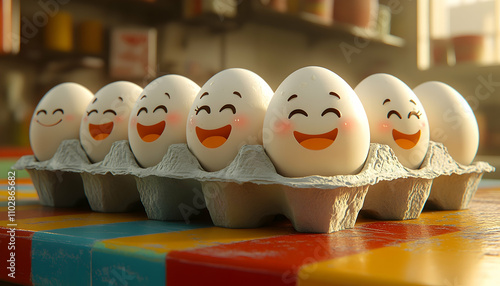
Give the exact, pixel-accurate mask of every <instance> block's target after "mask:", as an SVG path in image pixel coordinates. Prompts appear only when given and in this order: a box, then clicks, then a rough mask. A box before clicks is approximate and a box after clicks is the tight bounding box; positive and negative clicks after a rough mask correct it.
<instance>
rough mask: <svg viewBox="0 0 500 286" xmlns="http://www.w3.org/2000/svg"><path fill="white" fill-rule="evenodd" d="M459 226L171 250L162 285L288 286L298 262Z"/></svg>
mask: <svg viewBox="0 0 500 286" xmlns="http://www.w3.org/2000/svg"><path fill="white" fill-rule="evenodd" d="M459 230H460V229H459V228H457V227H451V226H436V225H415V224H404V223H392V222H375V223H369V224H364V225H360V226H357V227H355V228H354V229H349V230H344V231H340V232H336V233H332V234H292V235H284V236H277V237H271V238H265V239H256V240H250V241H244V242H238V243H232V244H223V245H218V246H213V247H206V248H197V249H193V250H186V251H172V252H170V253H169V254H168V255H167V258H166V259H167V261H166V269H167V284H169V285H202V284H203V285H206V283H207V281H210V283H213V284H212V285H218V284H224V285H227V283H228V281H231V283H229V284H230V285H231V284H234V285H294V284H295V282H296V275H297V273H298V271H299V269H300V268H301V267H302V266H303V265H306V264H311V263H316V262H320V261H324V260H330V259H334V258H338V257H342V256H347V255H353V254H356V253H361V252H365V251H369V250H372V249H377V248H381V247H386V246H390V245H395V244H400V243H404V242H409V241H413V240H418V239H423V238H428V237H432V236H436V235H441V234H446V233H450V232H455V231H459ZM228 279H229V280H228Z"/></svg>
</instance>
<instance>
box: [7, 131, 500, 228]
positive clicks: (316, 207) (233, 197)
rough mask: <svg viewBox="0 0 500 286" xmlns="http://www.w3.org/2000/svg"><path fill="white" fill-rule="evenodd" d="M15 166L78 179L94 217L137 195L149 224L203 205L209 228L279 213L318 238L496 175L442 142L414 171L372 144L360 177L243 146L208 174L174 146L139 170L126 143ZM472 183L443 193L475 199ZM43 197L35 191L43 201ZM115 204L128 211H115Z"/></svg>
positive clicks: (74, 146)
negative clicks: (291, 170)
mask: <svg viewBox="0 0 500 286" xmlns="http://www.w3.org/2000/svg"><path fill="white" fill-rule="evenodd" d="M14 168H16V169H28V170H31V172H32V173H33V172H37V171H42V172H44V171H50V172H63V173H66V172H67V173H81V174H82V178H83V185H84V189H85V194H86V196H87V198H88V199H89V203H90V205H91V207H92V208H93V209H94V208H95V207H96V206H98V207H96V209H95V210H97V211H123V210H126V209H127V208H128V206H130V205H131V204H132V203H136V202H137V201H138V197H140V200H141V201H142V203H143V205H144V208H145V209H146V212H147V214H148V217H149V218H150V219H160V220H174V219H186V218H187V217H188V215H189V214H192V213H196V210H200V209H201V208H203V207H205V205H206V207H207V208H208V211H209V212H210V216H211V218H212V221H213V223H214V224H215V225H217V226H221V227H228V228H252V227H258V226H261V225H263V224H265V223H266V222H267V221H269V220H271V219H272V218H273V217H274V216H275V215H277V214H284V215H285V216H287V217H288V218H289V219H290V220H291V222H292V224H293V225H294V227H295V229H296V230H297V231H300V232H319V233H330V232H334V231H338V230H342V229H346V228H352V227H353V226H354V223H355V221H356V218H357V216H358V213H359V212H360V210H361V209H362V208H363V212H365V213H368V214H371V215H373V216H375V217H378V218H385V219H408V218H416V217H418V215H419V214H420V212H421V211H422V208H423V206H424V204H425V202H426V200H427V197H428V196H429V193H430V192H431V185H432V181H433V180H434V179H436V178H438V177H441V176H455V180H457V181H464V180H468V181H470V180H476V181H477V182H478V181H479V180H480V178H481V177H480V176H477V175H473V174H480V175H482V174H483V173H484V172H491V171H493V170H494V168H493V167H491V166H490V165H489V164H487V163H485V162H477V163H475V164H473V165H470V166H462V165H460V164H458V163H456V162H455V161H454V160H453V159H452V158H451V157H450V156H449V154H448V153H447V151H446V149H445V147H444V146H443V145H442V144H440V143H434V142H431V144H430V147H429V152H428V154H427V156H426V158H425V159H424V162H423V164H422V167H421V168H420V169H418V170H411V169H407V168H405V167H403V166H402V165H401V164H400V163H399V161H398V160H397V158H396V156H395V155H394V152H393V151H392V150H391V149H390V147H389V146H387V145H382V144H376V143H372V144H371V146H370V151H369V154H368V158H367V161H366V163H365V165H364V167H363V169H362V170H361V172H360V173H359V174H356V175H339V176H331V177H325V176H308V177H300V178H287V177H283V176H281V175H279V174H278V173H277V172H276V169H275V167H274V165H273V164H272V162H271V161H270V159H269V157H268V156H267V154H266V153H265V151H264V149H263V147H262V146H260V145H245V146H243V147H242V148H241V149H240V152H239V153H238V155H237V156H236V158H235V159H234V160H233V162H232V163H231V164H230V165H229V166H227V167H226V168H224V169H222V170H220V171H216V172H207V171H205V170H203V168H202V167H201V166H200V164H199V162H198V160H197V159H196V158H195V157H194V155H193V154H192V153H191V152H190V151H189V149H188V148H187V145H186V144H174V145H171V146H170V148H169V150H168V152H167V154H166V155H165V156H164V157H163V159H162V161H161V162H160V163H159V164H158V165H156V166H154V167H149V168H141V167H140V166H138V164H137V163H136V161H135V159H134V157H133V154H132V152H131V151H130V147H129V145H128V142H127V141H118V142H115V143H114V144H113V146H112V148H111V151H110V153H109V154H108V155H107V156H106V158H105V159H104V160H103V161H102V162H100V163H96V164H91V163H89V162H88V159H87V156H86V155H85V153H84V152H83V150H82V149H81V146H80V144H79V142H78V141H77V140H67V141H64V142H63V143H62V144H61V146H60V147H59V149H58V151H57V153H56V155H55V156H54V157H53V159H51V160H48V161H44V162H37V161H36V160H35V158H34V157H33V156H25V157H23V158H21V159H20V160H19V161H18V162H17V163H16V164H15V166H14ZM130 177H133V178H134V179H135V181H136V184H135V186H132V184H131V183H130V182H128V183H127V186H128V187H130V188H131V189H133V188H134V187H135V188H137V193H133V192H123V191H121V187H117V185H115V183H116V184H120V181H122V180H124V178H130ZM48 180H50V178H49V179H48ZM89 181H95V182H96V183H89ZM129 181H130V180H129ZM476 181H475V183H467V184H465V185H464V184H462V185H463V186H465V187H464V188H463V189H454V190H453V191H444V192H445V193H446V194H449V195H451V196H453V197H456V196H459V197H463V193H467V194H469V196H470V197H472V195H473V193H474V192H475V190H476V189H477V182H476ZM40 183H41V184H43V183H44V182H39V184H40ZM45 183H46V184H47V185H49V186H50V184H51V183H50V182H49V183H47V182H45ZM449 186H450V184H444V185H443V186H441V187H440V188H443V189H446V188H448V187H449ZM35 187H36V189H37V190H39V188H41V187H42V186H40V185H38V186H37V185H35ZM42 188H43V187H42ZM46 189H47V187H46ZM432 192H434V189H433V190H432ZM436 192H437V191H436ZM46 193H47V192H40V191H39V195H40V196H42V195H43V196H46V195H47V194H46ZM137 194H139V196H137ZM41 201H42V202H43V200H41ZM120 203H121V204H124V205H127V207H122V208H118V207H117V205H120Z"/></svg>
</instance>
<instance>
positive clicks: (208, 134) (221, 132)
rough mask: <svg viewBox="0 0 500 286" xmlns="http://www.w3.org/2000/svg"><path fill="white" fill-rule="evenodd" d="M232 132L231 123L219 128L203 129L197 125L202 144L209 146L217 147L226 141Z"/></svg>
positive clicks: (197, 132)
mask: <svg viewBox="0 0 500 286" xmlns="http://www.w3.org/2000/svg"><path fill="white" fill-rule="evenodd" d="M229 134H231V125H226V126H224V127H221V128H217V129H212V130H208V129H203V128H200V127H198V126H197V127H196V135H197V136H198V140H200V142H201V144H203V146H205V147H207V148H217V147H220V146H221V145H222V144H224V143H226V141H227V138H228V137H229Z"/></svg>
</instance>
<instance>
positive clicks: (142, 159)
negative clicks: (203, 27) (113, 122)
mask: <svg viewBox="0 0 500 286" xmlns="http://www.w3.org/2000/svg"><path fill="white" fill-rule="evenodd" d="M199 91H200V87H199V86H198V85H197V84H196V83H194V82H193V81H191V80H190V79H188V78H186V77H183V76H180V75H165V76H162V77H160V78H157V79H155V80H154V81H152V82H151V83H150V84H148V85H147V86H146V87H145V88H144V90H143V91H142V93H141V95H140V96H139V99H138V100H137V101H136V103H135V105H134V107H133V109H132V112H131V115H130V121H129V125H128V138H129V142H130V148H131V149H132V152H133V153H134V156H135V158H136V159H137V161H138V162H139V164H140V165H141V166H143V167H151V166H154V165H156V164H158V163H159V162H160V161H161V159H162V158H163V156H164V155H165V154H166V153H167V150H168V147H169V146H170V145H171V144H175V143H186V121H187V116H188V113H189V109H190V108H191V105H192V104H193V100H194V98H195V96H196V94H198V92H199Z"/></svg>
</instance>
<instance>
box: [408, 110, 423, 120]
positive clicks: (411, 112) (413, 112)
mask: <svg viewBox="0 0 500 286" xmlns="http://www.w3.org/2000/svg"><path fill="white" fill-rule="evenodd" d="M412 115H414V116H415V117H417V118H418V119H420V115H422V112H420V111H410V113H408V119H410V116H412Z"/></svg>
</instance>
